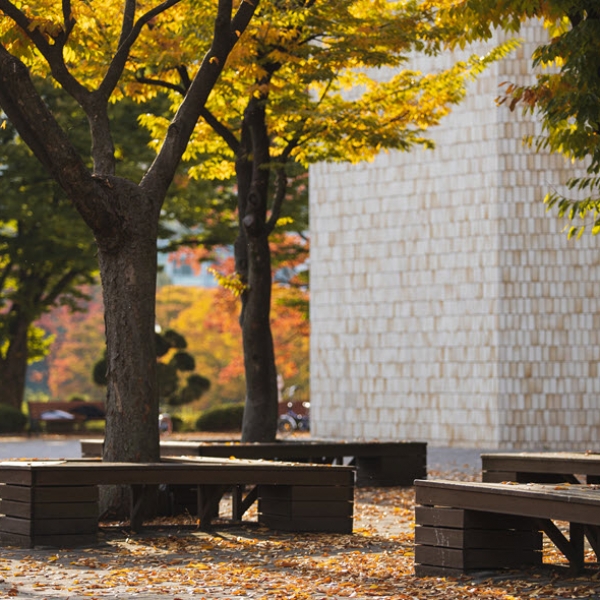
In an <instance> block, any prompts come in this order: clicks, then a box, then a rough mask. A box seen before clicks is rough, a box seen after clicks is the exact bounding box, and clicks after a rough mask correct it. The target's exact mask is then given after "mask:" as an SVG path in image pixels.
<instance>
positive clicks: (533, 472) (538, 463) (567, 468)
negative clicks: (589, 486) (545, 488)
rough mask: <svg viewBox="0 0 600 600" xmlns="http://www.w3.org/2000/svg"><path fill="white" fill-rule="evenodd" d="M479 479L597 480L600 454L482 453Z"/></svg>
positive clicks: (492, 481)
mask: <svg viewBox="0 0 600 600" xmlns="http://www.w3.org/2000/svg"><path fill="white" fill-rule="evenodd" d="M481 465H482V479H483V481H488V482H491V483H494V482H498V483H499V482H502V481H515V482H518V483H531V482H533V483H535V482H537V483H561V482H568V483H600V454H594V453H584V452H519V453H510V452H506V453H503V452H494V453H490V454H482V455H481Z"/></svg>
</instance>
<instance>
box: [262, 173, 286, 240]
mask: <svg viewBox="0 0 600 600" xmlns="http://www.w3.org/2000/svg"><path fill="white" fill-rule="evenodd" d="M287 189H288V183H287V173H286V171H285V166H284V165H282V166H280V167H278V168H277V175H276V186H275V194H274V195H273V204H272V206H271V216H270V217H269V220H268V221H267V226H266V228H267V235H269V234H270V233H271V232H272V231H273V229H275V226H276V225H277V221H278V220H279V217H280V216H281V206H282V205H283V201H284V200H285V195H286V193H287Z"/></svg>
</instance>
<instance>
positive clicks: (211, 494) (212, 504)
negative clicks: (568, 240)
mask: <svg viewBox="0 0 600 600" xmlns="http://www.w3.org/2000/svg"><path fill="white" fill-rule="evenodd" d="M228 489H229V486H225V485H199V486H198V487H197V493H198V518H199V519H200V529H202V530H203V531H208V530H210V529H211V527H212V521H213V519H215V518H216V517H218V516H219V503H220V502H221V498H222V497H223V494H225V492H226V491H227V490H228Z"/></svg>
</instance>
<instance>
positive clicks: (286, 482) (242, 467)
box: [0, 457, 355, 547]
mask: <svg viewBox="0 0 600 600" xmlns="http://www.w3.org/2000/svg"><path fill="white" fill-rule="evenodd" d="M354 476H355V473H354V470H353V469H352V468H350V467H342V466H337V467H331V466H323V465H297V464H290V463H281V462H280V463H271V462H267V461H249V460H228V459H214V458H202V457H194V458H187V459H176V458H171V459H166V460H163V461H161V462H160V463H109V462H102V461H99V460H62V461H29V462H23V461H7V462H1V463H0V513H1V514H3V515H4V516H1V517H0V544H2V545H19V546H22V547H33V546H36V545H51V546H59V547H60V546H74V545H87V544H92V543H95V542H96V536H97V531H98V486H99V485H129V486H131V490H132V494H131V496H132V504H131V511H130V525H131V528H132V529H133V530H134V531H138V530H139V528H140V527H141V525H142V519H143V517H142V515H143V505H144V498H145V491H146V489H147V486H157V485H160V484H166V485H169V486H194V487H195V489H196V492H197V514H198V516H199V518H200V526H201V528H203V529H208V528H210V527H211V524H212V521H213V519H214V518H215V517H216V516H217V515H218V508H219V501H220V500H221V498H222V496H223V494H224V493H225V492H226V491H227V490H229V489H233V490H234V491H235V492H236V493H235V494H234V502H233V515H232V517H233V518H234V519H236V520H240V519H241V518H242V515H243V514H244V513H245V512H246V510H247V509H248V508H249V507H250V506H251V505H252V504H253V503H254V502H256V501H258V521H259V523H260V524H262V525H264V526H266V527H270V528H273V529H280V530H283V531H315V532H327V533H352V523H353V501H354ZM246 486H250V488H251V489H250V491H249V492H248V493H247V494H246V495H245V496H243V491H244V490H245V489H246Z"/></svg>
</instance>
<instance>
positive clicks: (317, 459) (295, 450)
mask: <svg viewBox="0 0 600 600" xmlns="http://www.w3.org/2000/svg"><path fill="white" fill-rule="evenodd" d="M102 443H103V442H102V440H97V439H96V440H81V454H82V456H84V457H98V456H101V455H102ZM160 452H161V456H180V455H190V456H214V457H230V456H234V457H236V458H248V459H265V460H284V461H292V462H308V463H313V464H337V465H350V466H354V467H356V485H357V486H359V487H363V486H374V487H386V486H408V485H410V486H412V484H413V481H414V480H415V479H426V478H427V443H426V442H410V441H407V442H345V441H328V440H326V441H319V440H314V441H313V440H309V441H305V440H299V441H296V440H294V441H291V440H285V441H278V442H273V443H258V444H250V443H241V442H234V441H230V440H229V441H228V440H215V441H175V440H161V443H160Z"/></svg>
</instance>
